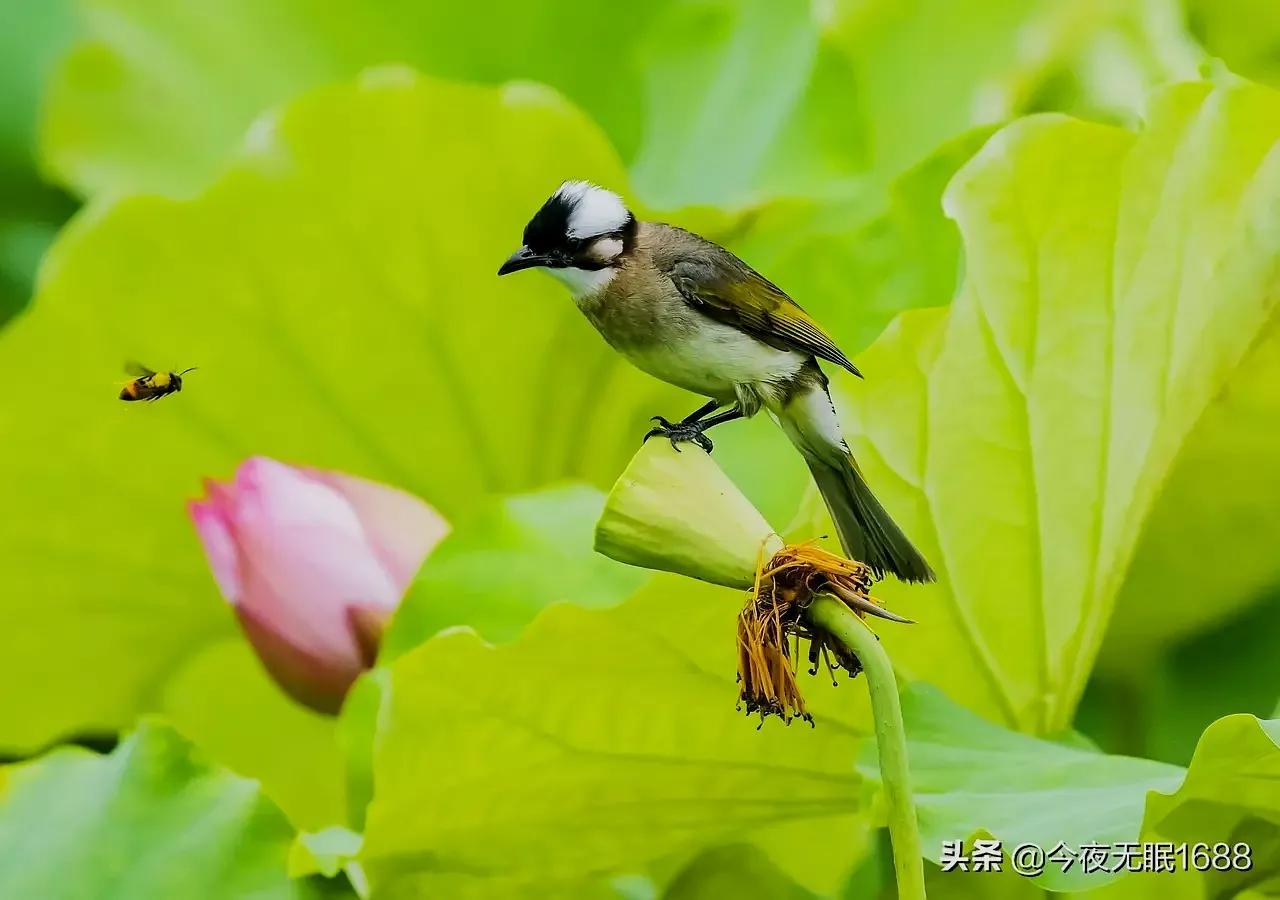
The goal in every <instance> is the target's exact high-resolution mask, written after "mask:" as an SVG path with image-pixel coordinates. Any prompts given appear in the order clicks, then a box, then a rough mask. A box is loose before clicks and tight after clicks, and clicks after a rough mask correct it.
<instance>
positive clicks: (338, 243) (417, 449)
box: [0, 70, 665, 750]
mask: <svg viewBox="0 0 1280 900" xmlns="http://www.w3.org/2000/svg"><path fill="white" fill-rule="evenodd" d="M565 168H568V169H570V170H572V171H574V172H577V173H580V174H583V175H585V176H588V177H595V178H599V179H600V180H603V181H608V182H617V181H619V180H620V179H621V170H620V166H619V165H618V163H617V162H616V159H615V157H614V155H613V153H612V151H611V150H610V148H609V147H608V145H607V144H606V142H605V141H604V139H603V138H602V137H601V136H600V135H599V133H598V132H597V131H596V130H595V129H594V128H593V127H592V126H591V125H590V124H589V123H587V122H586V120H584V119H583V118H582V117H581V116H580V115H579V114H578V113H577V112H576V111H574V110H573V109H571V108H569V107H568V106H566V105H565V104H564V103H563V102H562V101H560V100H558V99H557V98H556V97H554V96H552V95H549V94H548V93H547V92H545V91H543V90H540V89H532V88H510V89H505V90H496V89H490V88H479V87H463V86H457V85H447V84H442V83H437V82H434V81H423V80H418V79H416V78H414V77H411V76H409V75H407V74H404V73H403V72H401V71H398V70H397V71H392V72H382V73H379V74H378V75H376V76H371V77H369V78H367V79H365V80H363V81H362V82H360V83H359V84H356V85H351V86H343V87H335V88H332V89H326V90H322V91H320V92H319V93H317V94H314V95H310V96H308V97H306V98H303V99H301V100H299V101H298V102H297V103H296V104H295V105H294V106H292V107H290V108H289V109H288V110H286V111H285V112H284V113H283V114H281V115H280V116H279V117H278V118H276V119H274V120H272V121H271V122H269V123H264V125H263V126H262V127H261V128H260V129H259V130H258V132H257V138H256V143H255V145H254V148H253V149H252V151H251V152H249V153H248V154H247V155H246V156H245V157H244V158H242V159H241V160H240V161H238V162H236V163H235V164H234V165H233V166H232V167H231V168H230V169H229V170H228V171H227V173H226V174H225V175H224V177H223V178H221V179H220V180H219V181H218V182H217V183H216V184H215V185H213V186H212V187H211V188H210V190H209V191H208V192H206V193H205V194H203V195H202V196H201V197H199V198H197V199H194V200H190V201H172V200H164V199H159V198H133V199H128V200H123V201H120V202H118V203H112V204H108V205H103V206H99V207H97V208H95V209H93V210H90V211H88V212H87V213H86V214H85V215H84V216H82V217H81V218H80V219H79V220H78V221H77V222H76V223H75V224H74V226H73V227H72V228H71V229H70V230H69V232H68V233H67V235H66V237H65V239H64V240H62V241H61V242H60V243H59V244H58V246H57V247H56V248H55V250H54V253H53V254H52V256H51V257H50V259H49V262H48V265H47V269H46V278H45V285H44V290H43V291H42V294H41V296H40V302H39V303H38V304H36V307H35V308H34V309H33V311H32V312H31V313H30V314H28V315H27V316H25V317H23V318H22V319H20V320H19V321H18V322H17V323H15V324H14V326H12V327H11V328H9V329H7V330H6V331H5V332H4V333H3V335H2V336H0V374H2V375H3V377H4V378H6V379H8V382H9V383H10V384H14V385H19V384H21V385H28V386H29V387H28V388H26V389H23V390H14V391H10V392H9V396H8V398H7V399H6V401H5V403H4V404H3V406H2V407H0V432H3V433H4V435H5V436H6V440H5V450H4V461H5V466H4V477H3V479H0V507H2V508H3V509H4V511H5V514H4V516H3V517H0V596H3V597H4V598H5V600H4V602H5V615H6V619H5V627H4V629H3V630H2V632H0V648H2V652H0V660H2V661H0V677H3V680H4V681H5V682H6V683H9V684H13V685H23V686H24V688H23V689H22V690H11V691H5V692H3V694H2V695H0V746H4V747H10V748H17V749H19V750H21V749H23V748H31V747H33V746H39V745H40V744H42V743H44V742H45V741H47V740H49V739H50V738H52V737H55V736H57V735H59V734H62V733H64V732H67V731H69V730H72V729H79V728H85V727H92V728H105V729H111V728H115V727H118V726H120V725H122V724H124V723H126V722H128V721H129V719H130V718H131V717H132V716H133V714H134V713H135V711H136V710H137V709H138V708H139V707H142V706H147V705H149V703H150V702H151V700H149V699H148V697H147V696H146V695H147V694H148V692H154V691H155V689H156V684H157V682H158V681H159V680H160V679H162V678H164V677H165V676H166V675H167V674H168V673H171V672H172V671H173V670H174V669H175V668H176V667H177V666H178V665H179V664H180V663H181V661H182V660H184V659H185V658H187V657H189V656H191V655H192V654H193V653H194V652H195V649H196V648H197V647H200V646H202V645H204V644H206V643H207V642H210V641H214V640H217V639H220V638H222V637H224V636H226V635H228V634H230V633H232V630H233V627H234V626H233V619H232V616H231V615H230V613H229V611H228V609H227V608H226V605H225V604H224V603H222V602H221V600H220V599H219V598H218V597H217V594H216V591H215V588H214V585H213V581H212V579H211V577H210V576H209V574H208V571H207V565H206V563H205V560H204V557H203V555H202V553H201V551H200V548H199V545H198V543H197V540H196V537H195V534H194V532H193V530H192V528H191V525H190V523H189V521H188V520H187V516H186V513H185V510H184V504H183V501H184V498H186V497H189V496H192V495H194V494H195V493H196V492H197V491H198V490H199V483H200V478H201V477H202V476H215V477H226V476H228V475H230V473H231V472H232V470H233V469H234V467H235V466H236V465H237V464H238V463H239V462H240V461H241V460H242V459H244V458H245V457H246V456H248V455H250V454H255V453H257V454H265V455H269V456H272V457H275V458H278V459H282V460H286V461H292V462H297V463H306V464H309V465H313V466H318V467H322V468H330V469H335V470H339V471H344V472H350V473H353V474H358V475H363V476H366V477H369V478H372V479H375V480H378V481H383V482H387V483H390V484H394V485H397V486H400V487H402V488H405V489H408V490H411V491H413V492H415V493H417V494H418V495H420V496H422V497H424V498H425V499H427V500H428V501H429V502H430V503H432V504H433V505H434V506H436V507H437V508H438V509H440V510H441V511H442V513H443V514H444V515H445V516H446V517H448V518H455V517H459V516H460V515H461V514H462V513H464V512H466V511H468V510H470V509H472V508H473V507H474V505H475V503H476V501H477V500H478V499H479V498H481V497H483V496H487V495H489V494H492V493H496V492H504V491H519V490H526V489H531V488H534V487H537V486H539V485H541V484H543V483H547V482H552V481H557V480H560V479H562V478H566V477H579V478H583V479H586V480H588V481H591V482H594V483H596V484H598V485H601V486H604V485H607V484H609V483H610V482H611V481H612V479H613V478H614V476H615V475H616V473H617V472H618V470H619V469H620V468H621V466H622V464H623V463H624V462H625V460H626V459H627V457H628V456H629V455H630V454H631V453H632V452H633V450H634V447H635V446H636V443H637V441H638V439H639V432H640V430H641V429H642V428H643V427H644V425H645V420H646V417H647V416H648V415H650V414H652V412H653V410H654V409H655V407H656V408H665V403H660V402H659V400H658V399H656V398H655V396H654V395H653V394H651V393H649V392H650V391H651V390H654V389H655V388H654V385H655V383H654V382H652V381H651V380H649V379H647V378H646V377H645V376H642V375H640V374H639V373H637V372H634V371H632V370H630V369H629V368H628V367H627V366H626V364H625V363H624V362H622V361H621V359H620V358H619V357H617V355H616V354H614V353H613V351H612V350H610V349H609V348H608V347H607V346H606V345H605V344H604V342H603V341H601V340H600V339H599V337H598V336H597V335H596V334H595V333H594V332H593V331H592V329H591V328H590V326H589V325H588V324H587V323H586V322H585V320H583V319H582V317H581V315H580V314H579V313H578V312H577V310H576V309H574V307H573V304H572V303H571V302H569V300H568V298H567V297H566V296H565V295H564V292H563V289H562V288H560V287H559V286H558V285H556V284H555V283H554V281H552V279H550V278H545V277H543V276H541V275H538V274H536V273H535V274H530V275H528V276H526V277H522V278H509V279H504V280H501V281H499V280H498V279H497V278H496V277H495V275H494V272H495V270H496V265H497V263H498V262H500V261H501V260H502V259H504V258H505V256H506V255H507V254H508V253H509V252H510V249H511V247H512V246H513V245H514V244H515V243H516V242H518V240H519V233H520V229H521V227H522V225H523V223H524V221H525V220H526V219H527V217H528V214H529V210H530V209H533V208H535V206H536V204H537V202H538V201H539V200H541V199H542V197H543V195H544V194H545V193H546V191H547V190H548V189H549V186H553V185H554V184H556V183H557V182H558V179H559V178H560V173H561V172H562V171H563V170H564V169H565ZM50 348H55V349H56V352H55V356H56V359H57V368H56V371H55V372H53V373H50V369H49V365H50V353H51V349H50ZM128 357H136V358H138V359H141V360H143V361H144V362H147V363H150V364H151V365H152V366H157V367H159V366H172V367H175V368H176V367H182V366H188V365H198V366H200V369H199V371H196V372H192V373H191V374H190V375H189V376H188V377H187V380H186V388H185V390H184V391H183V392H182V393H181V394H179V395H175V396H172V397H166V398H164V399H162V400H161V401H160V402H158V403H155V404H125V403H121V402H120V401H119V400H117V399H116V398H115V394H116V392H117V390H118V387H117V386H115V383H116V382H118V381H119V379H120V376H119V375H118V373H119V372H120V369H121V364H122V361H123V360H124V359H126V358H128ZM33 378H35V379H36V380H37V381H38V382H41V383H33ZM45 380H48V381H49V385H48V387H47V388H45V387H44V386H43V383H42V382H43V381H45ZM55 400H56V402H55ZM153 697H154V694H153Z"/></svg>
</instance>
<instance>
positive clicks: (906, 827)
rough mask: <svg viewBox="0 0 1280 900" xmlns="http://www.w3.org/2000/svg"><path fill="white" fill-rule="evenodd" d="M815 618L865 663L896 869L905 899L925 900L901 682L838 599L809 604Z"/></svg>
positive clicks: (876, 642)
mask: <svg viewBox="0 0 1280 900" xmlns="http://www.w3.org/2000/svg"><path fill="white" fill-rule="evenodd" d="M808 615H809V620H810V621H811V622H812V623H813V624H814V625H816V626H817V627H819V628H821V629H822V630H823V631H825V632H827V634H829V635H831V636H832V637H834V638H835V639H836V640H838V641H839V642H840V643H842V644H843V645H844V646H845V647H847V648H848V649H849V650H850V651H852V652H853V654H854V655H855V656H857V657H858V660H859V661H860V662H861V663H862V672H863V677H864V678H866V680H867V690H868V691H869V692H870V693H871V716H872V718H873V719H874V720H875V726H876V746H877V749H878V751H879V759H880V781H881V784H882V785H883V786H884V796H885V803H886V805H887V807H888V817H889V839H890V841H891V842H892V843H893V870H894V873H895V875H896V876H897V881H898V897H899V900H924V858H923V857H924V854H923V853H922V852H921V845H920V826H919V823H918V822H917V821H916V805H915V800H914V798H913V796H912V793H911V769H910V767H909V766H908V764H907V732H906V728H905V727H904V726H903V724H902V704H901V703H900V702H899V700H898V682H897V679H896V678H895V677H894V674H893V664H892V663H891V662H889V654H887V653H885V652H884V648H883V647H882V646H880V641H879V640H878V639H877V638H876V636H875V633H874V632H872V631H871V629H870V628H868V627H867V626H866V625H864V624H863V622H862V620H861V619H860V618H858V616H857V615H855V614H854V613H853V611H852V610H850V609H849V607H847V606H845V605H844V603H842V602H841V601H840V600H837V599H836V598H835V597H830V596H826V595H821V596H818V597H815V598H814V600H813V602H812V603H811V604H810V605H809V610H808Z"/></svg>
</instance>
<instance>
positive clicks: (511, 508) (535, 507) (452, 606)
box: [381, 485, 648, 660]
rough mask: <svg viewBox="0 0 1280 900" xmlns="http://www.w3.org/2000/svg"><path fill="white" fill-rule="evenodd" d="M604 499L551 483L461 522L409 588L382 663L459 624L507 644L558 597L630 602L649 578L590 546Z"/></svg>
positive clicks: (599, 602) (582, 601)
mask: <svg viewBox="0 0 1280 900" xmlns="http://www.w3.org/2000/svg"><path fill="white" fill-rule="evenodd" d="M603 505H604V497H603V496H602V495H601V494H600V492H599V491H597V490H594V489H592V488H588V487H585V486H581V485H577V486H570V487H561V488H552V489H549V490H546V491H542V492H540V493H536V494H527V495H523V496H516V497H508V498H504V499H502V500H501V501H499V502H498V503H496V504H495V505H494V506H492V507H490V508H488V509H486V510H484V511H483V512H481V513H480V514H478V515H475V516H474V517H473V518H472V519H471V520H470V521H467V522H464V523H461V524H458V525H456V526H455V527H454V529H453V531H452V532H451V533H450V535H449V536H448V537H447V538H445V540H444V541H443V542H442V543H441V544H440V546H439V547H437V548H436V549H435V550H434V551H433V552H432V554H431V558H430V559H429V560H428V561H427V564H426V565H424V566H423V567H422V570H421V571H420V572H419V573H418V577H417V579H416V580H415V581H414V582H413V584H412V585H410V587H409V590H408V592H407V593H406V594H405V598H404V600H403V601H402V603H401V604H400V608H399V609H398V610H397V611H396V615H395V619H394V620H393V622H392V624H391V627H390V628H389V629H388V630H387V634H386V636H385V637H384V639H383V644H382V651H381V659H383V660H388V659H394V658H395V657H396V656H399V655H400V654H402V653H404V652H405V651H407V650H410V649H412V648H413V647H416V646H417V645H418V644H420V643H422V642H423V641H425V640H426V639H427V638H429V637H431V636H432V635H434V634H435V633H436V632H438V631H441V630H442V629H445V628H448V627H450V626H452V625H468V626H471V627H472V628H474V629H475V630H476V631H477V632H478V633H479V634H481V635H483V636H484V637H485V638H487V639H489V640H493V641H506V640H511V639H512V638H514V637H515V636H516V635H518V634H519V633H520V629H521V628H523V627H524V626H525V624H527V623H528V622H529V621H530V620H531V619H533V617H534V615H536V614H537V612H538V610H540V609H542V608H543V607H545V606H547V605H548V604H550V603H556V602H560V601H565V600H571V601H572V602H574V603H577V604H578V605H579V606H612V605H613V604H615V603H619V602H621V601H622V600H624V599H626V597H628V596H629V595H630V594H632V593H634V592H635V590H636V588H638V587H639V586H640V584H641V583H643V582H644V580H645V579H646V578H647V577H648V576H647V574H646V573H644V572H641V571H638V570H634V569H626V568H622V567H620V566H616V565H614V564H612V563H611V562H609V561H608V560H606V559H604V558H603V557H601V556H598V555H597V554H596V553H595V552H594V551H593V550H592V546H591V534H592V529H593V528H594V526H595V522H596V519H598V518H599V517H600V510H601V508H602V507H603Z"/></svg>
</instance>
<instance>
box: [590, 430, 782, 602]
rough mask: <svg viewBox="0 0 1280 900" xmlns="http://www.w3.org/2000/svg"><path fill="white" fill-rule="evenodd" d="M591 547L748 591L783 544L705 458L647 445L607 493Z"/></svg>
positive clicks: (694, 449)
mask: <svg viewBox="0 0 1280 900" xmlns="http://www.w3.org/2000/svg"><path fill="white" fill-rule="evenodd" d="M595 546H596V550H597V551H598V552H600V553H603V554H604V555H605V556H608V557H610V558H611V559H616V560H618V561H619V562H624V563H627V564H628V565H632V566H642V567H644V568H647V569H660V570H662V571H665V572H675V573H676V574H678V575H687V576H689V577H690V578H697V579H699V580H700V581H709V582H711V583H712V584H722V585H724V586H725V587H733V588H749V587H751V586H752V585H754V584H755V577H756V567H757V566H758V565H759V562H760V559H761V558H762V557H763V558H764V559H768V558H770V557H771V556H773V554H774V553H776V552H777V551H779V550H781V549H782V546H783V542H782V539H781V538H780V537H778V535H777V534H776V533H775V532H774V530H773V527H772V526H771V525H770V524H769V523H768V522H766V521H765V520H764V516H762V515H760V512H759V511H758V510H757V509H756V508H755V506H753V505H752V503H751V501H750V500H748V499H747V498H746V497H744V496H743V494H742V492H741V491H739V490H738V488H737V486H736V485H735V484H734V483H733V482H732V481H730V480H729V477H728V476H727V475H725V474H724V472H723V471H722V470H721V469H720V467H719V466H718V465H716V464H715V462H714V461H713V460H712V459H711V457H710V456H709V455H708V454H706V453H704V452H703V451H702V450H700V449H698V448H697V447H694V446H689V447H687V448H686V449H683V450H676V449H674V448H673V447H672V446H671V444H670V442H668V441H658V440H655V441H648V442H646V443H645V444H644V446H642V447H641V448H640V451H639V452H638V453H636V455H635V456H634V457H633V458H632V460H631V463H630V464H629V465H628V466H627V468H626V471H624V472H623V473H622V476H621V477H620V478H619V479H618V481H617V483H616V484H615V485H614V486H613V490H612V491H611V492H610V493H609V498H608V501H607V502H606V503H605V508H604V513H603V514H602V515H601V516H600V521H599V522H598V523H597V524H596V542H595Z"/></svg>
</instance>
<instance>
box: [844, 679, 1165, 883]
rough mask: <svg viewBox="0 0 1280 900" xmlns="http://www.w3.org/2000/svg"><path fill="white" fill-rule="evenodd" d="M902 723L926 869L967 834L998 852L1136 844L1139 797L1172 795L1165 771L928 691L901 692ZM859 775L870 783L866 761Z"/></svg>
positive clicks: (1087, 877)
mask: <svg viewBox="0 0 1280 900" xmlns="http://www.w3.org/2000/svg"><path fill="white" fill-rule="evenodd" d="M903 716H904V719H905V722H906V726H907V752H908V754H909V756H910V759H911V781H912V788H913V789H914V791H915V794H916V810H917V812H918V814H919V817H920V832H921V840H922V842H923V844H924V852H925V855H926V856H927V857H928V858H929V859H931V860H933V861H934V862H940V861H941V850H942V843H943V842H944V841H965V842H966V845H968V844H969V842H970V839H971V838H973V837H975V836H978V837H994V838H995V839H997V840H999V841H1001V842H1002V844H1003V847H1004V849H1005V852H1006V853H1008V852H1010V851H1012V850H1013V848H1015V847H1017V846H1018V845H1019V844H1023V843H1034V844H1038V845H1039V846H1040V847H1041V848H1043V849H1044V850H1045V851H1046V852H1048V851H1050V850H1051V849H1052V848H1054V847H1056V846H1057V844H1058V843H1059V842H1064V843H1066V844H1067V845H1068V847H1070V848H1071V849H1072V850H1078V849H1079V847H1080V845H1081V844H1089V843H1094V844H1108V845H1110V844H1114V843H1123V842H1126V841H1127V842H1136V841H1137V840H1138V835H1139V833H1140V831H1141V826H1142V821H1143V808H1144V804H1145V803H1146V800H1147V792H1148V791H1151V790H1170V789H1172V788H1175V787H1176V786H1177V785H1178V784H1179V783H1180V782H1181V781H1182V778H1183V774H1184V770H1183V769H1182V768H1180V767H1178V766H1171V765H1168V764H1166V763H1160V762H1153V761H1151V760H1146V759H1135V758H1132V757H1127V756H1108V755H1106V754H1103V753H1101V752H1099V751H1097V750H1094V749H1091V748H1087V747H1081V746H1073V745H1069V744H1066V743H1055V742H1051V741H1046V740H1041V739H1038V738H1033V737H1030V736H1027V735H1022V734H1017V733H1015V732H1011V731H1008V730H1006V729H1004V728H1001V727H999V726H997V725H994V724H992V723H990V722H987V721H985V720H983V719H981V718H979V717H978V716H975V715H974V714H973V713H970V712H968V711H966V710H964V709H962V708H960V707H958V706H956V705H955V704H953V703H951V702H950V701H949V700H947V699H946V697H945V696H944V695H943V694H942V693H941V692H940V691H938V690H936V689H934V688H932V687H930V686H927V685H914V686H912V687H911V688H910V689H909V690H907V691H906V692H905V693H904V696H903ZM859 770H860V771H861V772H862V773H863V775H864V776H865V777H867V778H869V779H873V778H876V777H877V772H878V768H877V767H876V765H875V762H874V756H873V755H869V758H867V759H865V760H864V761H863V762H862V763H861V764H860V765H859ZM1007 864H1008V862H1007V860H1006V865H1007ZM946 874H950V875H952V877H953V878H964V877H972V873H968V875H965V874H960V873H946ZM1121 874H1123V873H1119V874H1112V873H1107V872H1096V873H1095V872H1091V873H1088V874H1086V873H1084V872H1083V871H1082V870H1081V866H1080V865H1078V864H1077V865H1072V866H1071V867H1070V868H1069V869H1068V870H1067V871H1066V872H1063V871H1062V869H1061V866H1055V865H1054V864H1053V863H1048V864H1046V868H1045V872H1044V874H1043V875H1039V876H1037V877H1036V878H1035V879H1034V880H1035V882H1036V883H1037V884H1039V885H1040V886H1041V887H1044V888H1047V889H1049V890H1054V891H1064V890H1083V889H1085V888H1088V887H1100V886H1102V885H1103V884H1105V883H1107V882H1108V881H1113V880H1115V879H1117V878H1119V877H1121Z"/></svg>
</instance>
